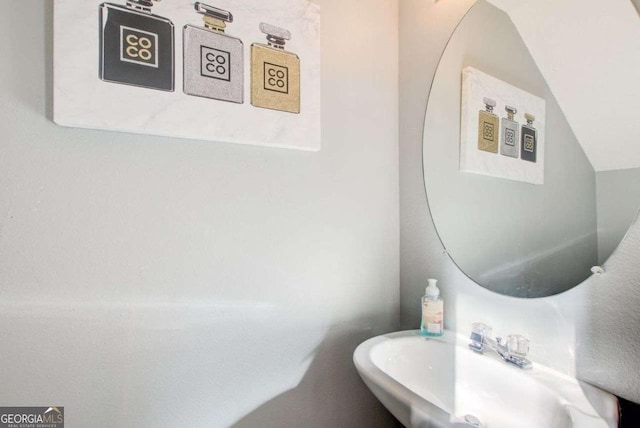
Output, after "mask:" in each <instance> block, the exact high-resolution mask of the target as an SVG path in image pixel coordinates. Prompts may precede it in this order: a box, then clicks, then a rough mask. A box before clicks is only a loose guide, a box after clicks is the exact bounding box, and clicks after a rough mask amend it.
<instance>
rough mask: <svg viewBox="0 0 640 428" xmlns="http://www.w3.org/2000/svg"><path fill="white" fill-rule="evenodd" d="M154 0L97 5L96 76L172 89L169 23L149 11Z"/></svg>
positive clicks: (172, 50) (163, 89)
mask: <svg viewBox="0 0 640 428" xmlns="http://www.w3.org/2000/svg"><path fill="white" fill-rule="evenodd" d="M154 1H155V2H157V1H159V0H127V2H126V5H120V4H115V3H102V4H101V5H100V8H99V12H100V34H99V36H100V37H99V40H100V56H99V58H100V64H99V67H98V73H99V77H100V79H102V80H104V81H105V82H113V83H121V84H125V85H133V86H140V87H143V88H149V89H158V90H162V91H173V88H174V74H175V73H174V59H175V58H174V35H173V23H172V22H171V21H170V20H169V19H167V18H164V17H162V16H158V15H154V14H152V13H151V8H152V7H153V3H154Z"/></svg>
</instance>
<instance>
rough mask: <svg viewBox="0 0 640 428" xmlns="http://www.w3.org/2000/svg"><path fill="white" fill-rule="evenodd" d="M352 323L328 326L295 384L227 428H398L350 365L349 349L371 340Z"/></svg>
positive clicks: (371, 333)
mask: <svg viewBox="0 0 640 428" xmlns="http://www.w3.org/2000/svg"><path fill="white" fill-rule="evenodd" d="M366 330H367V329H365V328H357V327H356V326H354V324H353V323H348V324H346V323H345V324H340V325H334V326H332V327H331V328H330V329H329V331H328V332H327V335H326V337H325V339H324V340H323V341H322V342H321V343H320V344H319V345H318V346H317V347H316V349H314V350H313V352H312V353H311V354H310V355H309V358H312V359H313V362H312V363H311V365H310V366H309V369H308V370H307V372H306V373H305V375H304V377H303V378H302V380H301V381H300V383H299V384H298V385H297V386H296V387H295V388H293V389H290V390H289V391H286V392H284V393H282V394H280V395H278V396H276V397H274V398H273V399H271V400H269V401H267V402H266V403H264V404H263V405H262V406H260V407H258V408H257V409H255V410H254V411H252V412H251V413H249V414H248V415H246V416H245V417H243V418H242V419H240V420H239V421H238V422H236V423H235V424H234V425H232V427H233V428H254V427H256V428H257V427H260V428H262V427H270V426H273V427H276V426H282V427H285V426H286V427H305V428H310V427H380V428H382V427H401V426H402V425H401V424H400V422H398V421H397V420H396V419H395V418H394V417H393V416H392V415H391V414H390V413H389V412H388V411H387V410H386V409H385V408H384V406H382V404H380V402H379V401H378V400H377V399H376V398H375V396H374V395H373V394H372V393H371V392H370V391H369V390H368V388H367V387H366V385H365V384H364V382H363V381H362V379H360V376H359V375H358V372H357V370H356V368H355V366H354V364H353V351H354V350H355V348H356V347H357V346H358V345H359V344H360V343H362V342H363V341H365V340H366V339H368V338H369V337H371V336H372V335H375V333H374V332H372V331H371V329H370V328H369V329H368V331H369V333H370V334H369V335H367V334H366Z"/></svg>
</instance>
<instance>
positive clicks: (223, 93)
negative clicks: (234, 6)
mask: <svg viewBox="0 0 640 428" xmlns="http://www.w3.org/2000/svg"><path fill="white" fill-rule="evenodd" d="M194 7H195V10H196V12H198V13H199V14H201V15H203V16H202V20H203V21H204V27H197V26H194V25H189V24H187V25H185V26H184V29H183V45H184V46H183V58H184V60H183V64H184V73H183V74H184V84H183V91H184V93H185V94H187V95H195V96H198V97H205V98H212V99H215V100H222V101H231V102H234V103H243V102H244V73H243V71H244V70H243V67H244V46H243V43H242V41H241V40H240V39H238V38H236V37H232V36H229V35H227V34H225V28H226V26H227V23H231V22H233V15H232V14H231V13H230V12H228V11H226V10H222V9H218V8H217V7H213V6H209V5H206V4H203V3H200V2H196V3H195V5H194Z"/></svg>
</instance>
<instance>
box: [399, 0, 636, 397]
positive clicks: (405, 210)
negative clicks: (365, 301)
mask: <svg viewBox="0 0 640 428" xmlns="http://www.w3.org/2000/svg"><path fill="white" fill-rule="evenodd" d="M473 3H474V0H460V1H457V2H445V1H435V0H428V1H425V0H403V1H402V2H400V225H401V229H400V243H401V245H400V261H401V264H400V290H401V298H400V306H401V308H400V313H401V326H402V327H403V328H416V327H417V326H418V325H419V313H420V304H419V301H420V300H419V299H420V296H421V295H422V294H423V292H424V285H425V282H426V279H427V278H428V277H435V278H439V279H440V280H441V281H440V283H439V284H442V287H441V290H442V294H443V297H444V299H445V323H446V325H447V327H448V328H452V329H457V330H459V331H461V332H465V333H466V332H468V331H469V328H470V325H471V323H472V322H473V321H485V322H487V323H489V324H492V325H493V327H494V333H496V334H498V335H504V334H508V333H522V334H524V335H526V336H528V337H529V338H530V339H531V342H532V352H531V353H532V357H533V358H534V359H537V360H539V361H541V362H543V363H547V364H550V365H552V366H554V367H556V368H558V369H560V370H563V371H565V372H567V373H570V374H576V375H577V376H578V377H579V378H581V379H583V380H586V381H588V382H591V383H593V384H596V385H599V386H601V387H603V388H604V389H607V390H610V391H612V392H614V393H616V394H618V395H620V396H622V397H625V398H627V399H630V400H632V401H635V402H640V358H639V357H638V355H640V339H638V337H637V334H636V333H637V330H638V326H639V325H640V311H638V310H637V307H638V305H640V265H638V263H637V260H639V259H640V223H639V222H636V224H635V226H634V227H633V228H632V230H631V232H630V233H629V235H628V236H627V239H626V240H625V241H624V242H623V243H622V244H621V246H620V247H619V248H618V249H617V250H616V252H615V253H614V255H613V256H612V257H611V258H610V259H609V260H608V261H607V262H606V263H605V264H604V268H605V270H606V273H605V274H604V275H602V276H599V277H590V278H589V279H587V280H586V281H585V282H584V283H582V284H581V285H579V286H578V287H576V288H574V289H572V290H570V291H568V292H565V293H562V294H559V295H557V296H553V297H547V298H540V299H517V298H512V297H505V296H502V295H498V294H495V293H492V292H490V291H487V290H485V289H483V288H481V287H479V286H478V285H476V284H475V283H474V282H473V281H471V280H470V279H469V278H468V277H467V276H465V275H464V273H462V272H461V271H460V270H459V269H458V268H457V267H456V266H455V264H454V263H453V262H452V261H451V259H450V258H449V257H448V256H446V255H445V254H443V253H442V246H441V244H440V241H439V239H438V236H437V234H436V231H435V228H434V226H433V223H432V221H431V218H430V215H429V211H428V207H427V200H426V196H425V191H424V186H423V179H422V164H421V163H422V162H421V160H422V156H421V150H422V126H423V122H424V114H425V109H426V105H427V97H428V91H429V87H430V85H431V81H432V79H433V76H434V72H435V70H436V66H437V62H438V59H439V58H440V55H441V54H442V52H443V50H444V48H445V45H446V42H447V39H448V37H449V36H450V35H451V34H452V32H453V30H454V28H455V26H456V24H457V23H458V22H459V21H460V19H461V18H462V17H463V15H464V13H465V12H466V11H467V10H468V8H469V7H470V6H471V5H472V4H473Z"/></svg>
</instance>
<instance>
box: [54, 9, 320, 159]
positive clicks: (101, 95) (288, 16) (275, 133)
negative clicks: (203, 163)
mask: <svg viewBox="0 0 640 428" xmlns="http://www.w3.org/2000/svg"><path fill="white" fill-rule="evenodd" d="M54 121H55V122H56V123H58V124H60V125H64V126H73V127H82V128H94V129H104V130H113V131H124V132H133V133H142V134H154V135H163V136H172V137H181V138H192V139H200V140H211V141H220V142H230V143H240V144H255V145H263V146H272V147H283V148H292V149H301V150H319V149H320V142H321V139H320V137H321V135H320V10H319V6H318V5H316V4H314V3H310V2H309V1H307V0H268V1H264V0H205V1H203V2H193V1H191V0H162V1H159V0H113V1H106V2H105V1H96V0H55V2H54Z"/></svg>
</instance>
